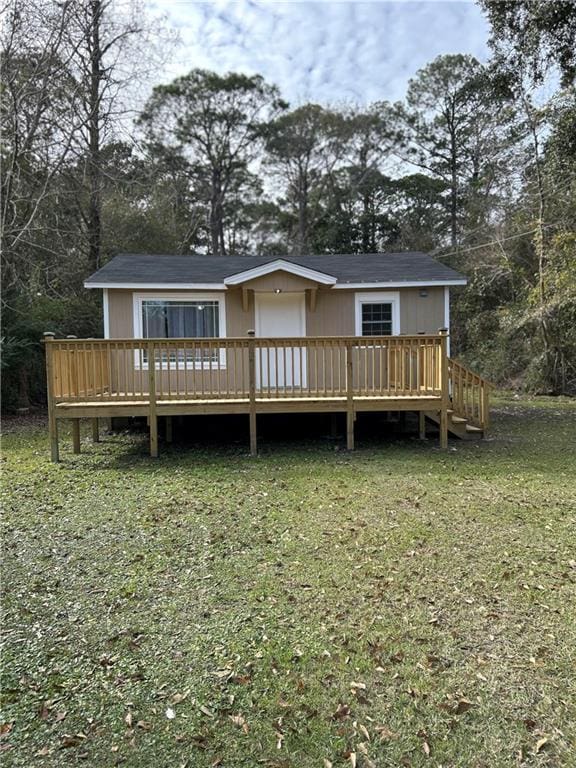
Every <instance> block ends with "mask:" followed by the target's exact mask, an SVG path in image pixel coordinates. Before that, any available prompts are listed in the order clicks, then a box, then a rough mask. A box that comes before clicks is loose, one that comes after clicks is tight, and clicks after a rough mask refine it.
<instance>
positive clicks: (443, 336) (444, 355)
mask: <svg viewBox="0 0 576 768" xmlns="http://www.w3.org/2000/svg"><path fill="white" fill-rule="evenodd" d="M438 333H439V334H440V390H441V393H442V407H441V409H440V448H441V449H442V450H443V451H445V450H446V449H447V448H448V406H449V405H450V391H449V390H450V383H449V381H448V329H447V328H440V330H439V331H438Z"/></svg>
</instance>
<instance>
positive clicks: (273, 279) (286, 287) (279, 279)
mask: <svg viewBox="0 0 576 768" xmlns="http://www.w3.org/2000/svg"><path fill="white" fill-rule="evenodd" d="M243 286H244V288H248V289H250V290H254V291H275V290H278V289H279V290H281V291H286V292H288V293H290V292H292V291H297V292H300V293H301V292H302V291H305V290H306V289H307V288H315V287H316V286H317V283H315V282H313V281H312V280H307V279H306V278H304V277H299V276H298V275H291V274H289V273H288V272H282V271H281V270H279V271H278V272H273V273H271V274H270V275H264V276H263V277H257V278H256V279H255V280H248V281H247V282H245V283H243Z"/></svg>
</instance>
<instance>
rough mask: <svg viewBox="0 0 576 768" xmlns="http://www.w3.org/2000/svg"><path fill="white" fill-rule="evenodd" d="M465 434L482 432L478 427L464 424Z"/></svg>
mask: <svg viewBox="0 0 576 768" xmlns="http://www.w3.org/2000/svg"><path fill="white" fill-rule="evenodd" d="M466 432H482V430H481V429H480V427H474V426H472V424H466Z"/></svg>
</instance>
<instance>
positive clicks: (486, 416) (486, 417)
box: [481, 381, 490, 435]
mask: <svg viewBox="0 0 576 768" xmlns="http://www.w3.org/2000/svg"><path fill="white" fill-rule="evenodd" d="M481 393H482V394H481V397H482V425H481V426H482V430H483V432H484V435H486V432H487V431H488V429H489V427H490V385H489V384H488V383H487V382H485V381H483V382H482V384H481Z"/></svg>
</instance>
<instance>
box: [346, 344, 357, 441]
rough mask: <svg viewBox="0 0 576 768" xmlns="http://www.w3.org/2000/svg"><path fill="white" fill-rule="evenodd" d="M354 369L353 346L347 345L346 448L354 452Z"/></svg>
mask: <svg viewBox="0 0 576 768" xmlns="http://www.w3.org/2000/svg"><path fill="white" fill-rule="evenodd" d="M355 421H356V415H355V413H354V367H353V364H352V344H346V448H347V449H348V450H349V451H353V450H354V422H355Z"/></svg>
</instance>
